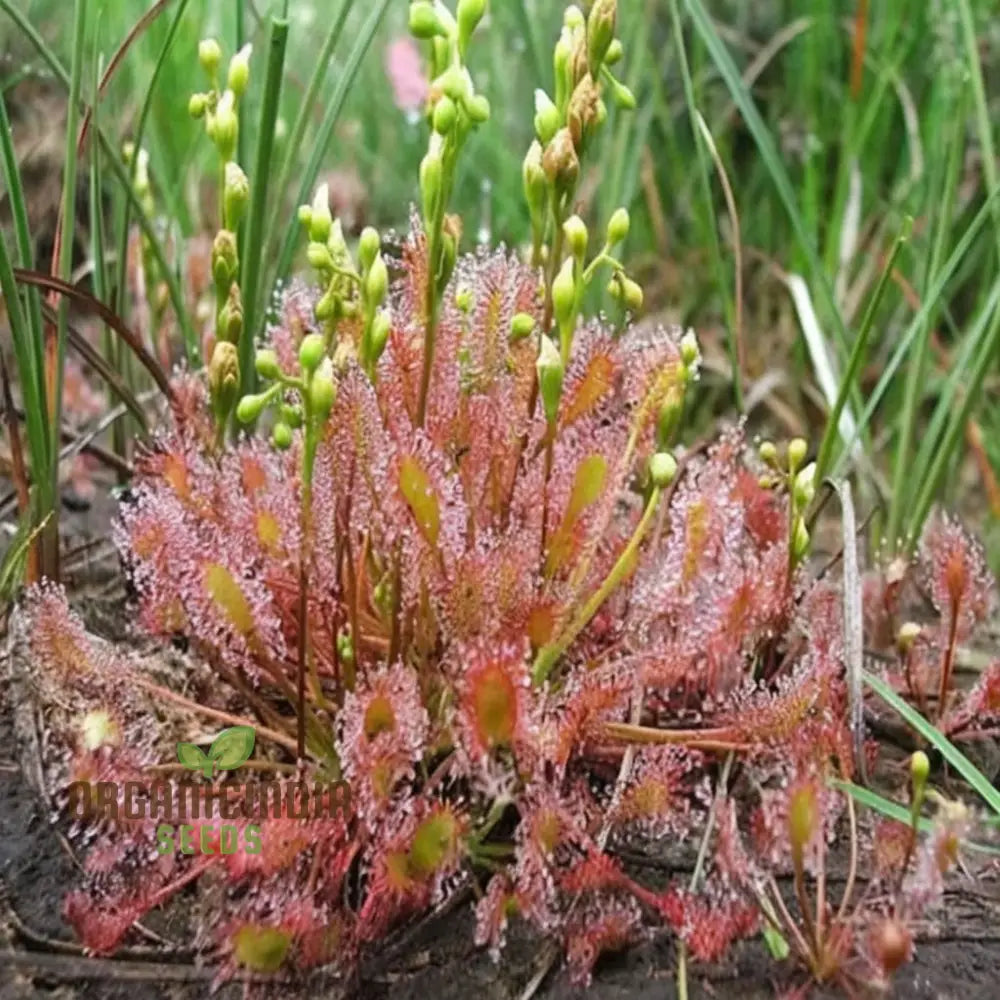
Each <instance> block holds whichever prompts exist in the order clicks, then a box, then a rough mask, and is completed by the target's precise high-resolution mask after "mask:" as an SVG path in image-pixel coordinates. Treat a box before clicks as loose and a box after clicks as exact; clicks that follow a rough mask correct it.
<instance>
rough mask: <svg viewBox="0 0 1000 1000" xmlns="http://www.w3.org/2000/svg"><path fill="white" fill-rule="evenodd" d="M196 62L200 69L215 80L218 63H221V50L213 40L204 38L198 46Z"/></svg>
mask: <svg viewBox="0 0 1000 1000" xmlns="http://www.w3.org/2000/svg"><path fill="white" fill-rule="evenodd" d="M198 62H200V63H201V68H202V69H203V70H204V71H205V72H206V73H207V74H208V75H209V77H210V78H211V79H213V80H214V79H215V74H216V73H217V72H218V71H219V63H220V62H222V49H221V48H220V47H219V43H218V42H217V41H216V40H215V39H214V38H205V39H202V41H201V42H200V43H199V44H198Z"/></svg>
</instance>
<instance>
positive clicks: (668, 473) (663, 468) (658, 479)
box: [649, 451, 677, 490]
mask: <svg viewBox="0 0 1000 1000" xmlns="http://www.w3.org/2000/svg"><path fill="white" fill-rule="evenodd" d="M649 478H650V479H651V480H652V483H653V485H654V486H655V487H656V488H657V489H660V490H665V489H666V488H667V487H668V486H669V485H670V484H671V483H672V482H673V481H674V479H676V478H677V460H676V459H675V458H674V456H673V455H671V454H670V452H668V451H658V452H657V453H656V454H655V455H654V456H653V457H652V458H651V459H650V460H649Z"/></svg>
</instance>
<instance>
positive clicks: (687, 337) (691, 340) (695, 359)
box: [679, 330, 701, 369]
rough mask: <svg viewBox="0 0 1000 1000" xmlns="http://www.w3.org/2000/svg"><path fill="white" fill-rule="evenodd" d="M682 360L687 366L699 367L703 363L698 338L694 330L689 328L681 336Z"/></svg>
mask: <svg viewBox="0 0 1000 1000" xmlns="http://www.w3.org/2000/svg"><path fill="white" fill-rule="evenodd" d="M679 346H680V352H681V361H682V363H683V364H684V367H685V368H694V369H697V367H698V365H700V364H701V351H700V350H699V348H698V338H697V337H696V336H695V332H694V330H688V331H686V332H685V334H684V336H683V337H681V342H680V345H679Z"/></svg>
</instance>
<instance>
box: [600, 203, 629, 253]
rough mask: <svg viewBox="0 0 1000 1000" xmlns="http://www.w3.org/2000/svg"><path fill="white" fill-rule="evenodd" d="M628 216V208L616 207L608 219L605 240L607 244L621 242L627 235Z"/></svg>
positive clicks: (613, 244) (611, 244)
mask: <svg viewBox="0 0 1000 1000" xmlns="http://www.w3.org/2000/svg"><path fill="white" fill-rule="evenodd" d="M628 228H629V216H628V209H626V208H617V209H615V211H614V213H613V214H612V216H611V218H610V219H609V220H608V231H607V237H606V238H607V242H608V246H611V247H613V246H615V245H616V244H618V243H621V242H622V241H623V240H624V239H625V237H626V236H628Z"/></svg>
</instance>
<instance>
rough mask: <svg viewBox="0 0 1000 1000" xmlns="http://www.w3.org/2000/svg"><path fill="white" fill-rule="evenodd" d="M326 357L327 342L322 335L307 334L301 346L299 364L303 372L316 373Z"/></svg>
mask: <svg viewBox="0 0 1000 1000" xmlns="http://www.w3.org/2000/svg"><path fill="white" fill-rule="evenodd" d="M325 357H326V341H325V340H324V339H323V335H322V334H320V333H310V334H307V335H306V336H305V337H304V338H303V339H302V343H301V344H300V345H299V364H300V365H301V366H302V370H303V371H306V372H314V371H316V369H317V368H319V366H320V364H321V363H322V361H323V359H324V358H325Z"/></svg>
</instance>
